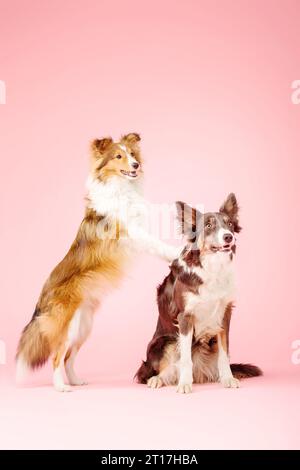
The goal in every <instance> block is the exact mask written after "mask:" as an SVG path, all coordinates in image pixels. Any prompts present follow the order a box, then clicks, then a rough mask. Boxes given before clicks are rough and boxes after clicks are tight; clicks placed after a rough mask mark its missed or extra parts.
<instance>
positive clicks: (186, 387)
mask: <svg viewBox="0 0 300 470" xmlns="http://www.w3.org/2000/svg"><path fill="white" fill-rule="evenodd" d="M176 392H177V393H192V384H191V383H187V384H185V383H182V384H181V383H179V384H178V386H177V390H176Z"/></svg>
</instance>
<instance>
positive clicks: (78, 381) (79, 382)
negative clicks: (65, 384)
mask: <svg viewBox="0 0 300 470" xmlns="http://www.w3.org/2000/svg"><path fill="white" fill-rule="evenodd" d="M87 384H88V382H86V381H85V380H82V379H79V378H76V379H72V380H70V385H75V386H80V385H87Z"/></svg>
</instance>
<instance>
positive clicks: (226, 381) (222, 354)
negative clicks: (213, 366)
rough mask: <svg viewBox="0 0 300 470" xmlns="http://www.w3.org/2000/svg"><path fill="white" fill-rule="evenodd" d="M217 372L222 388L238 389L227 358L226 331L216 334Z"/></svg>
mask: <svg viewBox="0 0 300 470" xmlns="http://www.w3.org/2000/svg"><path fill="white" fill-rule="evenodd" d="M217 338H218V371H219V380H220V382H221V384H222V385H223V386H224V387H228V388H238V387H239V386H240V385H239V381H238V379H235V378H234V377H233V375H232V372H231V368H230V362H229V357H228V353H227V338H226V331H224V330H223V331H221V333H219V334H218V336H217Z"/></svg>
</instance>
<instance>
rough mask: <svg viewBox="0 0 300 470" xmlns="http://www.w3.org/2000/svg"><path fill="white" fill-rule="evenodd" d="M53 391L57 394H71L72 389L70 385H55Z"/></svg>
mask: <svg viewBox="0 0 300 470" xmlns="http://www.w3.org/2000/svg"><path fill="white" fill-rule="evenodd" d="M55 390H56V391H57V392H71V391H72V388H71V387H70V385H66V384H61V385H55Z"/></svg>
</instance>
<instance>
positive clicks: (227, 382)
mask: <svg viewBox="0 0 300 470" xmlns="http://www.w3.org/2000/svg"><path fill="white" fill-rule="evenodd" d="M221 384H222V385H223V387H226V388H239V386H240V382H239V380H238V379H235V378H234V377H223V378H222V379H221Z"/></svg>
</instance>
